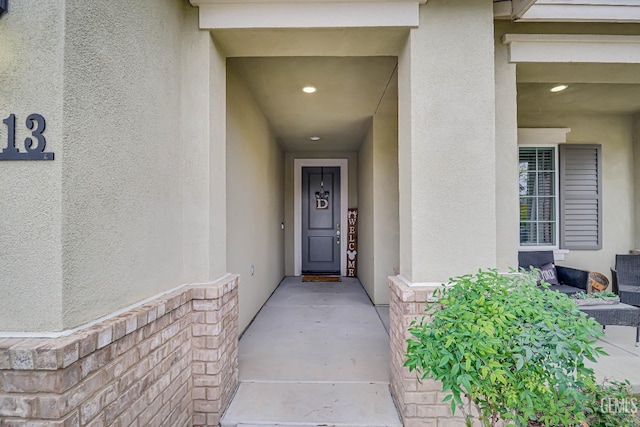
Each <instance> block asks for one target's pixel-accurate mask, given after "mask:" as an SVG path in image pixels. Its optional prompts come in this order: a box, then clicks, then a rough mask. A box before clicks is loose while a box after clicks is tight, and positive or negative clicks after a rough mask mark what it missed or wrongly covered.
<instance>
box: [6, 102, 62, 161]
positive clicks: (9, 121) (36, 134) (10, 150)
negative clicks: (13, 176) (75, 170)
mask: <svg viewBox="0 0 640 427" xmlns="http://www.w3.org/2000/svg"><path fill="white" fill-rule="evenodd" d="M2 123H4V124H5V125H6V126H7V130H8V132H7V146H6V147H5V148H4V149H3V150H2V151H0V160H53V156H54V153H51V152H45V151H44V149H45V147H46V145H47V140H46V139H45V138H44V135H43V133H44V129H45V127H46V123H45V120H44V117H42V115H40V114H35V113H34V114H29V116H28V117H27V120H26V123H25V125H26V127H27V129H29V130H30V131H31V136H30V137H28V138H25V140H24V151H20V150H19V149H18V147H16V115H15V114H10V115H9V117H7V118H6V119H4V120H3V121H2Z"/></svg>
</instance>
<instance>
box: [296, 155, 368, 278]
mask: <svg viewBox="0 0 640 427" xmlns="http://www.w3.org/2000/svg"><path fill="white" fill-rule="evenodd" d="M295 159H347V161H348V168H349V185H348V187H349V199H348V201H349V206H348V207H349V208H357V207H358V153H355V152H354V153H352V152H310V153H306V152H305V153H285V156H284V168H285V169H284V171H285V172H284V238H285V247H284V251H285V252H284V253H285V264H284V266H285V274H286V275H287V276H293V275H294V274H295V265H294V252H293V250H294V249H293V246H294V241H293V239H294V236H293V234H294V218H293V216H294V214H293V200H294V194H293V186H294V182H293V177H294V171H293V163H294V160H295Z"/></svg>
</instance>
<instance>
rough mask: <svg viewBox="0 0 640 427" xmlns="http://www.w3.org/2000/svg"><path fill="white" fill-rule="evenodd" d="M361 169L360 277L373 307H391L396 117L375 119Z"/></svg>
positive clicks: (396, 236) (395, 253) (395, 262)
mask: <svg viewBox="0 0 640 427" xmlns="http://www.w3.org/2000/svg"><path fill="white" fill-rule="evenodd" d="M358 166H359V167H358V277H359V278H360V282H361V283H362V285H363V286H364V288H365V289H366V290H367V293H368V294H369V297H370V298H371V300H372V301H373V303H374V304H389V282H388V277H389V276H393V275H396V274H397V268H398V264H399V233H400V231H399V217H398V119H397V117H396V116H382V115H375V116H374V117H373V120H372V121H371V126H370V128H369V131H368V132H367V136H366V138H365V139H364V141H363V142H362V145H361V146H360V150H359V151H358Z"/></svg>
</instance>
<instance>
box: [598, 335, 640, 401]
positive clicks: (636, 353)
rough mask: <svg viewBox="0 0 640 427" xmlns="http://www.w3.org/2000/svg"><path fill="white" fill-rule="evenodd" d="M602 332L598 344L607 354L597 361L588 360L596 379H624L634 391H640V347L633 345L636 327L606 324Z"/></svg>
mask: <svg viewBox="0 0 640 427" xmlns="http://www.w3.org/2000/svg"><path fill="white" fill-rule="evenodd" d="M604 333H605V336H604V337H603V338H601V339H600V341H599V342H598V345H599V346H600V347H602V348H603V349H604V350H605V351H606V352H607V353H608V354H609V355H608V356H601V357H600V358H599V359H598V362H597V363H591V362H588V363H587V364H588V366H591V367H592V368H593V369H594V371H595V372H596V377H597V379H598V381H600V382H602V381H603V380H604V379H605V378H607V379H610V380H616V381H624V380H625V379H626V380H629V382H630V383H631V386H632V387H633V389H634V392H635V393H640V347H636V345H635V342H636V328H634V327H631V326H607V327H606V329H605V330H604Z"/></svg>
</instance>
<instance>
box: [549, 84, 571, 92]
mask: <svg viewBox="0 0 640 427" xmlns="http://www.w3.org/2000/svg"><path fill="white" fill-rule="evenodd" d="M568 87H569V85H558V86H554V87H552V88H551V89H550V90H551V92H562V91H563V90H565V89H566V88H568Z"/></svg>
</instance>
